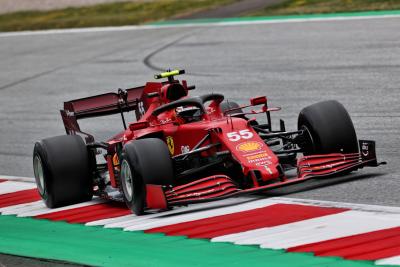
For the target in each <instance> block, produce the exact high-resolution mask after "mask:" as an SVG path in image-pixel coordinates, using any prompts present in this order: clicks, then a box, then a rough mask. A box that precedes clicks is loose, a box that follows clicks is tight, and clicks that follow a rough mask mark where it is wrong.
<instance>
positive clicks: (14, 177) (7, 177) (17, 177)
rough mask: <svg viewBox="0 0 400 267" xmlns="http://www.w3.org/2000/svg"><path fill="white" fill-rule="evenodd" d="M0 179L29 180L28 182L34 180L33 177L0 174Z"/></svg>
mask: <svg viewBox="0 0 400 267" xmlns="http://www.w3.org/2000/svg"><path fill="white" fill-rule="evenodd" d="M0 179H5V180H10V181H20V182H30V183H34V182H35V178H32V177H21V176H9V175H0Z"/></svg>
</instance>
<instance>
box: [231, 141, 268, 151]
mask: <svg viewBox="0 0 400 267" xmlns="http://www.w3.org/2000/svg"><path fill="white" fill-rule="evenodd" d="M262 146H263V145H262V144H261V143H260V142H254V141H250V142H244V143H241V144H239V145H237V146H236V150H238V151H242V152H252V151H256V150H260V149H261V148H262Z"/></svg>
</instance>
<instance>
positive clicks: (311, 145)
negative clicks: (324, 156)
mask: <svg viewBox="0 0 400 267" xmlns="http://www.w3.org/2000/svg"><path fill="white" fill-rule="evenodd" d="M301 130H303V131H304V132H305V133H306V138H308V140H307V139H306V142H305V143H306V145H305V148H306V152H307V153H312V152H315V150H316V147H315V141H314V138H313V136H312V134H311V131H310V129H308V127H307V126H306V125H302V126H301Z"/></svg>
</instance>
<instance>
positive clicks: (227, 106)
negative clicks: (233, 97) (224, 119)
mask: <svg viewBox="0 0 400 267" xmlns="http://www.w3.org/2000/svg"><path fill="white" fill-rule="evenodd" d="M238 107H240V106H239V104H238V103H236V102H234V101H225V102H222V103H221V104H220V105H219V108H220V109H221V111H222V113H224V112H225V111H227V110H230V109H233V108H238ZM235 113H243V110H242V109H241V108H239V109H235V110H232V111H228V112H227V113H226V114H228V115H231V114H235Z"/></svg>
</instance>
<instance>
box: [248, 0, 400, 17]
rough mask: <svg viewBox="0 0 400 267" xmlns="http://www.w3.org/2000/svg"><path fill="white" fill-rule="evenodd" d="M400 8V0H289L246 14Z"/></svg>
mask: <svg viewBox="0 0 400 267" xmlns="http://www.w3.org/2000/svg"><path fill="white" fill-rule="evenodd" d="M396 9H400V0H288V1H285V2H283V3H281V4H277V5H274V6H271V7H266V8H264V9H263V10H260V11H256V12H253V13H250V14H246V16H276V15H301V14H322V13H339V12H357V11H377V10H396Z"/></svg>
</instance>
